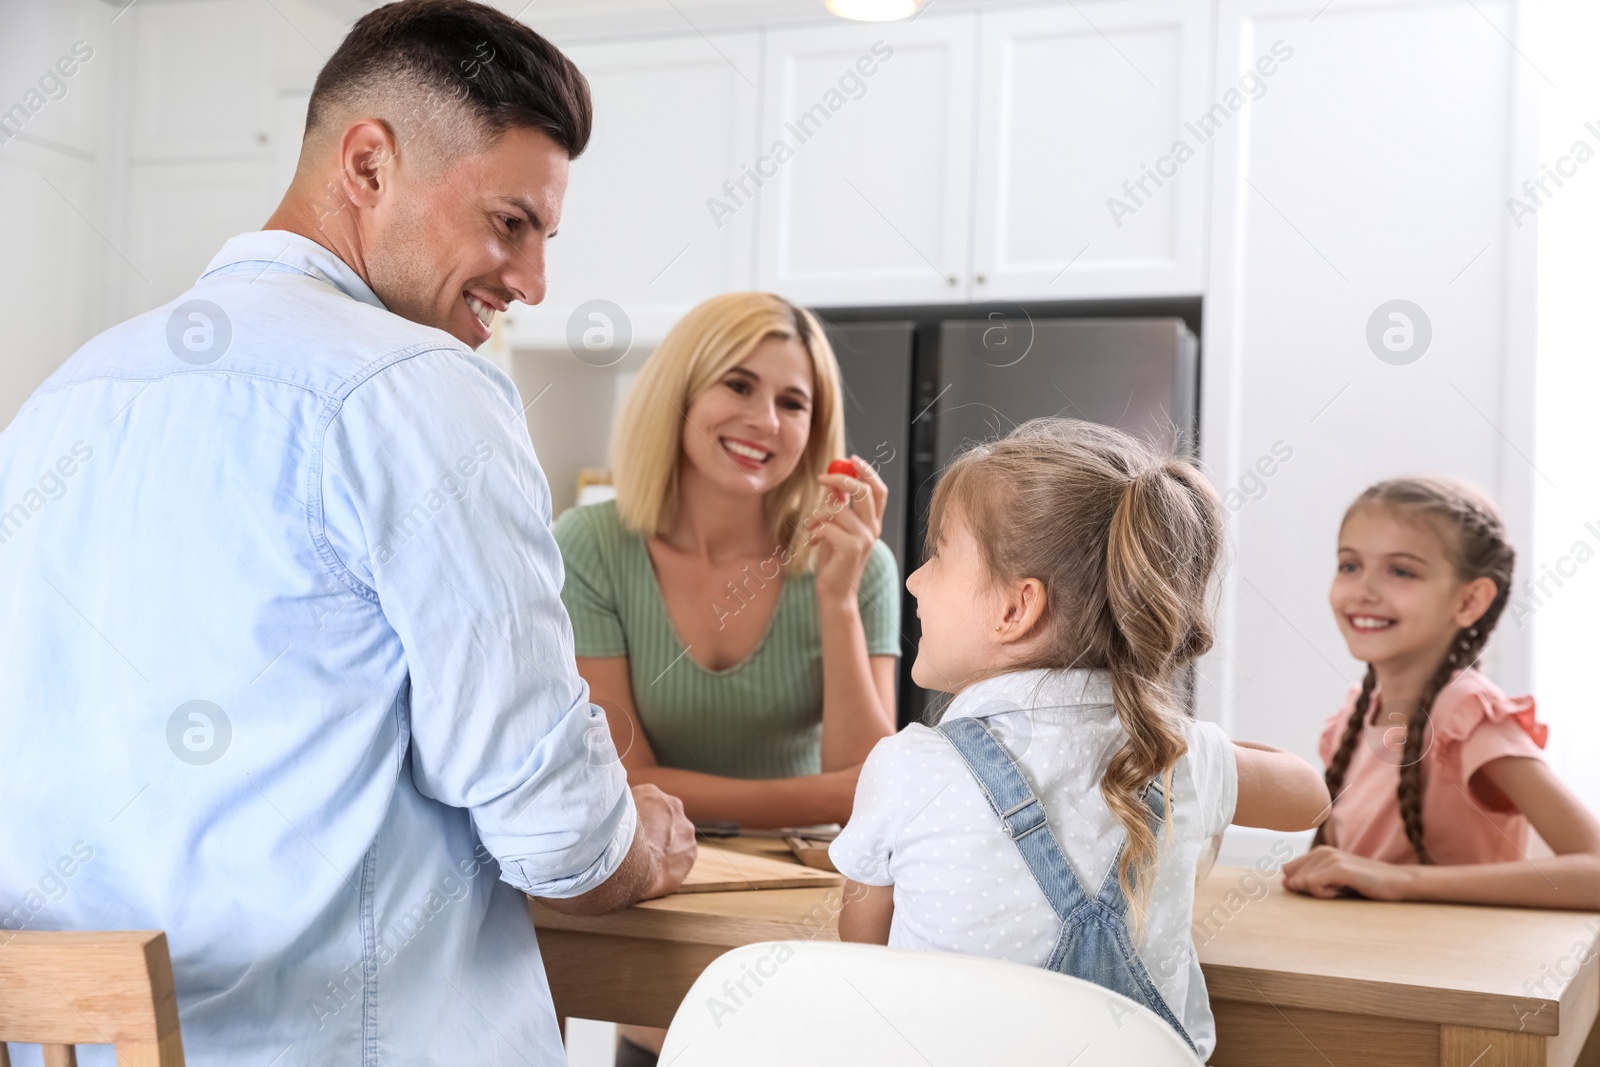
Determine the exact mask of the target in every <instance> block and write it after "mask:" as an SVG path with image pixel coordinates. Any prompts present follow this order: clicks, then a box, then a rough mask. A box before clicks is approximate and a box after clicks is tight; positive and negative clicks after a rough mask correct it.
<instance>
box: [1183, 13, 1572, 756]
mask: <svg viewBox="0 0 1600 1067" xmlns="http://www.w3.org/2000/svg"><path fill="white" fill-rule="evenodd" d="M1514 12H1515V5H1514V4H1512V3H1510V2H1508V0H1479V2H1477V3H1476V4H1463V5H1456V4H1439V3H1433V2H1430V0H1341V2H1339V3H1335V4H1333V5H1332V6H1327V4H1326V0H1222V2H1221V4H1220V5H1219V8H1218V27H1217V49H1218V52H1217V86H1216V88H1217V90H1218V91H1221V90H1222V89H1223V88H1224V87H1226V86H1228V85H1230V84H1233V83H1234V82H1235V79H1236V78H1237V72H1239V71H1241V70H1244V69H1245V68H1247V67H1249V66H1251V65H1252V64H1253V63H1254V61H1255V60H1256V59H1257V57H1259V56H1261V55H1264V54H1270V53H1271V51H1272V49H1273V47H1274V45H1275V43H1277V42H1282V44H1283V46H1286V47H1288V48H1289V49H1292V56H1291V57H1290V58H1289V59H1287V60H1286V61H1284V62H1282V63H1281V64H1280V66H1279V69H1278V71H1277V73H1276V74H1274V75H1273V77H1272V78H1271V79H1270V81H1269V83H1268V84H1269V88H1268V91H1267V92H1266V94H1265V95H1264V96H1263V97H1262V98H1261V99H1260V100H1257V101H1253V102H1252V103H1250V104H1249V105H1248V107H1247V108H1246V109H1245V110H1244V112H1243V113H1242V114H1240V115H1238V116H1235V118H1234V119H1233V120H1232V121H1231V122H1229V123H1228V124H1227V125H1226V126H1224V127H1223V129H1222V130H1221V132H1220V133H1219V134H1218V136H1217V137H1216V139H1215V140H1214V142H1213V147H1214V149H1215V152H1216V156H1215V170H1214V175H1213V181H1214V186H1215V189H1216V195H1215V196H1214V198H1213V204H1214V206H1213V215H1212V224H1211V234H1212V237H1211V257H1210V267H1209V270H1208V277H1209V279H1210V280H1209V283H1208V292H1207V299H1206V308H1205V323H1204V337H1203V341H1204V348H1203V351H1204V356H1203V358H1202V361H1201V364H1202V370H1201V374H1202V379H1201V390H1200V393H1201V397H1202V409H1201V419H1200V426H1201V432H1200V442H1201V452H1202V456H1203V458H1204V460H1205V461H1206V464H1207V466H1208V467H1209V468H1210V470H1211V473H1212V475H1213V477H1214V478H1215V479H1216V480H1217V483H1218V486H1219V488H1221V489H1224V490H1232V491H1233V494H1232V497H1231V500H1232V503H1231V504H1230V505H1229V510H1230V512H1232V514H1231V516H1230V528H1231V531H1232V536H1233V539H1234V548H1233V552H1232V556H1233V559H1234V560H1235V563H1234V564H1233V566H1232V567H1231V568H1230V569H1229V573H1228V575H1227V581H1226V584H1225V586H1224V589H1223V596H1222V607H1223V612H1222V620H1223V624H1222V626H1221V628H1220V632H1219V641H1218V647H1217V651H1216V652H1214V653H1213V654H1212V655H1211V656H1209V657H1207V659H1206V661H1205V662H1204V664H1203V665H1202V670H1201V672H1200V675H1201V678H1200V684H1199V698H1200V703H1201V707H1202V709H1203V710H1204V711H1205V712H1206V714H1207V717H1211V718H1217V719H1220V720H1221V721H1223V722H1224V723H1226V724H1228V725H1230V726H1231V727H1232V729H1233V732H1234V734H1235V736H1239V737H1250V738H1256V739H1258V740H1261V741H1266V742H1269V743H1273V744H1279V745H1282V746H1283V747H1286V748H1291V749H1294V750H1295V751H1298V752H1300V753H1301V754H1302V755H1306V756H1314V754H1315V742H1316V736H1317V727H1318V725H1319V723H1320V720H1321V719H1322V718H1323V717H1324V716H1326V715H1328V714H1331V713H1332V712H1333V711H1334V709H1336V708H1337V707H1338V706H1339V702H1340V700H1341V699H1342V697H1343V696H1344V693H1345V690H1346V687H1347V686H1348V685H1350V684H1351V683H1352V682H1354V681H1357V680H1359V678H1360V676H1361V671H1362V666H1361V665H1360V664H1359V663H1357V662H1355V661H1354V660H1353V659H1351V657H1350V656H1349V654H1348V653H1347V651H1346V649H1345V645H1344V642H1343V640H1342V639H1341V638H1340V636H1339V632H1338V630H1337V628H1336V626H1335V622H1334V619H1333V616H1332V614H1331V611H1330V609H1329V606H1328V601H1327V591H1328V583H1329V580H1330V579H1331V577H1332V574H1333V570H1334V562H1335V561H1334V552H1335V544H1336V537H1337V533H1338V528H1339V522H1340V519H1341V516H1342V515H1343V513H1344V510H1345V507H1346V506H1347V505H1348V503H1349V502H1350V501H1351V500H1352V499H1353V498H1354V497H1355V495H1356V494H1357V493H1358V492H1360V490H1361V489H1362V488H1364V487H1365V486H1367V485H1369V484H1371V483H1372V482H1375V481H1377V480H1380V479H1383V478H1389V477H1394V476H1397V475H1403V474H1443V475H1450V476H1454V477H1458V478H1463V479H1466V480H1468V481H1470V482H1473V483H1476V484H1477V485H1479V486H1480V487H1482V488H1483V489H1484V490H1485V491H1486V492H1488V494H1489V495H1490V496H1492V497H1494V498H1495V499H1496V500H1497V501H1498V502H1499V504H1500V506H1501V508H1502V509H1503V512H1504V514H1505V516H1506V519H1507V521H1508V523H1509V525H1510V528H1511V533H1512V535H1513V538H1514V540H1515V541H1516V542H1517V543H1518V544H1519V546H1520V547H1521V548H1523V549H1524V556H1523V558H1524V560H1525V559H1526V558H1527V556H1526V549H1527V548H1528V546H1529V544H1530V540H1529V532H1530V525H1531V505H1530V496H1531V493H1532V491H1533V487H1534V486H1535V485H1536V484H1542V476H1541V475H1540V473H1539V472H1538V470H1537V469H1536V468H1535V467H1534V466H1533V464H1532V462H1530V459H1529V457H1531V456H1532V455H1533V452H1532V446H1531V438H1532V433H1531V421H1532V386H1533V376H1532V374H1531V372H1530V370H1529V367H1530V364H1529V363H1528V359H1529V352H1530V351H1531V349H1532V336H1531V326H1530V325H1529V323H1530V321H1531V319H1530V315H1529V305H1530V301H1531V297H1530V289H1529V285H1528V282H1527V279H1528V277H1530V276H1531V272H1530V271H1526V270H1524V269H1522V268H1520V267H1518V266H1517V264H1516V260H1515V259H1514V255H1515V250H1514V242H1513V240H1512V237H1513V235H1514V234H1515V233H1516V229H1515V223H1514V221H1513V220H1512V218H1511V216H1510V214H1509V213H1508V211H1507V198H1508V197H1510V196H1513V195H1520V186H1521V183H1522V182H1523V181H1524V180H1525V179H1527V178H1530V177H1537V176H1538V174H1539V164H1538V160H1537V159H1536V158H1534V157H1533V152H1532V151H1531V150H1530V146H1531V145H1532V140H1531V139H1530V138H1528V137H1527V136H1526V131H1527V125H1526V120H1527V118H1528V116H1527V115H1526V113H1525V112H1524V110H1523V104H1522V101H1524V99H1525V90H1526V88H1527V86H1528V83H1529V82H1530V81H1532V80H1535V79H1537V78H1538V77H1539V75H1538V74H1537V73H1536V72H1534V71H1533V70H1532V69H1531V68H1530V67H1529V66H1528V65H1527V62H1526V61H1525V60H1524V59H1523V57H1522V56H1520V55H1519V53H1518V51H1517V50H1516V48H1515V47H1514V46H1513V44H1512V43H1511V42H1513V41H1515V40H1516V35H1517V28H1516V25H1515V20H1514V18H1513V15H1514ZM1573 136H1574V137H1576V136H1583V133H1582V131H1581V130H1577V131H1574V133H1573ZM1396 300H1405V301H1409V302H1410V303H1411V304H1412V305H1414V308H1413V309H1412V310H1409V311H1406V312H1405V314H1406V315H1407V317H1408V319H1409V320H1410V325H1411V327H1412V331H1413V332H1412V340H1411V346H1412V347H1410V348H1405V347H1404V341H1405V338H1404V337H1403V336H1400V335H1397V336H1396V338H1395V340H1396V342H1397V343H1399V344H1400V346H1401V347H1400V348H1398V349H1394V350H1391V349H1390V348H1388V347H1387V346H1386V345H1385V344H1384V342H1383V339H1382V335H1383V331H1384V330H1385V329H1387V328H1389V327H1390V326H1395V325H1402V324H1398V323H1396V322H1395V320H1391V319H1390V318H1389V317H1388V315H1389V310H1388V309H1387V305H1389V304H1390V302H1391V301H1396ZM1424 337H1427V338H1428V340H1427V344H1426V347H1425V348H1424V347H1422V342H1423V339H1424ZM1286 452H1287V453H1290V457H1289V458H1287V459H1286V460H1285V459H1284V455H1285V453H1286ZM1264 457H1265V458H1266V460H1267V461H1266V462H1263V458H1264ZM1519 570H1521V571H1522V573H1523V574H1524V575H1525V574H1526V573H1527V571H1526V569H1525V567H1524V565H1523V563H1522V561H1519ZM1528 633H1529V631H1527V630H1519V629H1518V628H1517V627H1516V626H1515V625H1514V624H1513V622H1512V620H1511V618H1510V615H1509V613H1508V615H1507V618H1506V619H1505V620H1504V621H1502V622H1501V624H1500V626H1499V628H1498V630H1497V631H1496V633H1495V636H1494V638H1493V641H1492V642H1491V645H1490V656H1489V659H1488V661H1487V663H1488V666H1489V668H1490V670H1491V673H1493V674H1495V676H1496V677H1497V680H1498V681H1500V683H1501V684H1502V685H1504V686H1505V687H1506V688H1507V689H1508V690H1509V691H1512V692H1524V691H1525V689H1524V688H1522V687H1523V686H1525V685H1526V684H1527V681H1528V675H1527V660H1528V644H1527V639H1528ZM1288 709H1292V713H1286V710H1288Z"/></svg>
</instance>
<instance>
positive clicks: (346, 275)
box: [200, 230, 388, 311]
mask: <svg viewBox="0 0 1600 1067" xmlns="http://www.w3.org/2000/svg"><path fill="white" fill-rule="evenodd" d="M244 271H249V272H253V273H255V274H258V275H259V274H264V273H265V272H267V271H278V272H282V273H288V274H304V275H307V276H309V277H312V278H319V279H321V280H322V281H325V282H327V283H328V284H329V285H331V286H333V287H334V288H335V289H338V290H339V291H340V292H342V293H344V294H345V295H346V296H348V297H351V298H353V299H356V300H359V301H361V302H362V303H363V304H371V305H372V306H373V307H375V308H378V309H380V310H383V311H387V310H388V308H385V307H384V306H383V301H382V300H379V299H378V294H377V293H374V292H373V291H372V288H371V287H370V286H368V285H367V283H366V282H364V281H362V280H361V275H359V274H357V273H356V272H355V270H353V269H352V268H351V266H350V264H348V263H346V262H345V261H344V260H342V259H340V258H339V257H338V256H336V255H334V254H333V253H332V252H331V251H329V250H328V249H326V248H324V247H323V246H322V245H319V244H318V243H317V242H315V241H313V240H312V239H311V238H309V237H304V236H302V235H300V234H298V233H290V232H289V231H288V230H254V231H252V232H250V233H241V234H240V235H239V236H237V237H234V238H232V239H231V240H229V241H228V243H227V244H225V245H223V246H222V251H220V252H218V253H217V254H216V257H215V258H213V259H212V260H211V263H210V264H209V265H208V266H207V267H206V270H205V273H204V274H202V275H200V277H201V278H202V279H204V278H209V277H211V276H212V275H213V274H235V273H240V272H244Z"/></svg>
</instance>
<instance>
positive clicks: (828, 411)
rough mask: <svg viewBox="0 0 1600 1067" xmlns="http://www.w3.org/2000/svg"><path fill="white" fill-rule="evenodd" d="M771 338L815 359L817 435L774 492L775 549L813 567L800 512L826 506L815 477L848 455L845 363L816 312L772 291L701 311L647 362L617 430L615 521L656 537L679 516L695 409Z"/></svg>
mask: <svg viewBox="0 0 1600 1067" xmlns="http://www.w3.org/2000/svg"><path fill="white" fill-rule="evenodd" d="M768 337H780V338H785V339H788V340H793V341H797V342H799V344H800V347H802V348H804V349H805V350H806V353H807V354H808V355H810V357H811V372H812V377H813V387H812V390H811V392H812V397H811V435H810V437H809V438H808V439H807V440H806V448H805V452H804V454H803V455H801V457H800V462H799V463H797V464H795V468H794V471H793V472H792V473H791V474H790V475H789V477H788V478H786V479H784V481H783V484H782V485H779V486H778V487H777V488H776V489H773V490H772V491H771V492H770V493H768V495H767V501H766V511H767V520H768V522H769V523H770V531H771V534H772V537H773V542H774V549H775V550H776V551H778V552H780V554H781V558H782V560H783V562H784V564H785V565H793V566H798V567H799V569H801V570H809V569H810V568H811V566H812V563H813V556H814V552H813V550H812V549H811V548H810V547H809V546H807V545H806V544H805V543H804V540H805V531H804V529H803V528H802V527H801V525H800V523H801V520H802V517H803V516H806V515H809V514H812V513H815V512H818V511H820V510H821V509H822V508H823V507H824V506H825V505H824V503H823V501H824V494H825V493H826V491H827V490H826V487H824V486H823V485H821V484H820V483H819V482H818V481H817V476H818V475H820V474H822V473H824V472H825V471H826V470H827V469H828V462H829V461H830V460H832V459H835V458H837V457H840V456H843V455H844V447H845V446H844V411H843V409H842V406H841V404H840V396H841V389H840V387H839V363H838V361H837V360H836V359H835V358H834V354H833V347H832V346H831V345H829V344H828V338H827V336H826V335H825V334H824V333H823V332H822V326H821V324H820V323H818V321H817V319H816V316H814V315H812V314H811V312H809V311H807V310H806V309H805V308H802V307H798V306H796V305H794V304H791V303H789V301H787V300H785V299H783V298H782V297H781V296H776V295H774V294H772V293H723V294H722V295H720V296H714V297H712V298H711V299H710V300H707V301H705V302H704V303H702V304H700V305H698V306H696V307H695V308H694V309H692V310H691V311H690V312H689V313H688V314H687V315H685V316H684V317H683V318H682V319H680V320H678V323H677V324H676V325H675V326H673V327H672V329H671V330H670V331H669V332H668V333H667V336H666V337H665V338H664V339H663V340H662V342H661V344H660V346H659V347H657V348H656V350H655V351H654V352H652V353H651V354H650V358H649V359H647V360H645V364H644V366H643V367H642V368H641V369H640V371H639V377H638V378H637V379H636V380H635V381H634V383H633V389H632V390H631V391H630V392H629V394H628V399H627V401H626V402H625V403H624V404H623V406H622V411H621V412H620V413H619V415H618V417H617V422H616V426H615V427H614V428H613V430H612V433H611V472H612V481H613V482H614V483H615V485H616V490H617V517H618V518H620V519H621V520H622V524H623V525H624V526H626V527H627V528H628V529H630V530H632V531H634V532H635V533H638V534H641V535H643V536H647V537H648V536H659V535H661V534H664V533H666V532H667V531H668V530H670V529H671V528H672V525H673V523H674V522H675V521H676V520H677V517H678V507H679V496H678V472H679V464H680V462H681V457H682V455H683V434H684V429H685V423H686V419H687V415H686V414H685V413H686V412H688V410H689V408H690V406H691V405H692V404H693V403H694V402H695V400H696V399H697V398H698V397H699V396H700V394H701V393H704V392H705V391H706V390H707V389H710V388H712V387H713V386H715V385H716V384H717V383H718V382H719V381H721V380H722V376H723V375H725V374H726V373H727V372H728V371H729V370H731V369H733V368H734V367H736V366H738V365H739V364H740V363H742V362H744V361H745V359H747V358H748V357H749V355H750V353H751V352H753V351H754V350H755V347H756V346H757V345H758V344H760V343H761V342H762V341H764V340H766V339H767V338H768Z"/></svg>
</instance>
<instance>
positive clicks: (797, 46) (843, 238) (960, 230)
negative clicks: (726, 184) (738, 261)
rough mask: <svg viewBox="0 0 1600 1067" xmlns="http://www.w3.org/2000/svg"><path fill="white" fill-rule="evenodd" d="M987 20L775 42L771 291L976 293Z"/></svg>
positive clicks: (819, 300)
mask: <svg viewBox="0 0 1600 1067" xmlns="http://www.w3.org/2000/svg"><path fill="white" fill-rule="evenodd" d="M976 19H977V16H975V15H974V16H965V15H964V16H953V17H949V18H935V17H931V16H930V17H927V18H919V19H916V20H914V21H911V22H904V23H899V22H896V23H878V24H843V23H841V24H839V25H837V26H829V27H826V28H823V29H804V30H785V31H780V32H773V33H769V34H768V35H767V62H766V69H767V76H766V93H765V103H764V105H763V108H764V115H763V119H762V124H761V127H762V136H761V144H762V153H761V156H760V158H759V159H758V160H757V161H756V163H755V165H754V166H753V167H752V171H753V172H754V173H755V175H756V178H758V179H759V180H760V181H761V182H762V184H763V185H764V187H763V188H761V189H760V195H759V197H758V198H757V199H758V201H759V205H760V208H759V209H760V214H761V233H760V239H759V244H758V256H757V262H758V268H757V271H756V276H757V282H758V284H759V285H760V286H761V288H763V289H772V290H775V291H777V292H779V293H782V294H784V295H785V296H788V297H790V298H792V299H795V300H799V301H801V302H802V303H807V304H892V303H927V302H938V301H948V300H953V299H961V298H963V297H965V296H966V295H967V292H968V289H967V277H966V273H967V272H966V264H967V259H968V254H967V249H968V245H967V218H968V213H969V211H970V207H971V205H970V195H971V188H972V183H971V180H970V176H971V169H972V153H971V146H972V97H973V63H974V56H973V47H972V39H973V34H974V31H975V28H976V25H977V23H976ZM749 184H750V185H751V186H754V185H755V184H756V180H755V179H752V180H751V181H750V182H749Z"/></svg>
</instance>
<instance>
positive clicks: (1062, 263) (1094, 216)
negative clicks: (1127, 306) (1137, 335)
mask: <svg viewBox="0 0 1600 1067" xmlns="http://www.w3.org/2000/svg"><path fill="white" fill-rule="evenodd" d="M981 39H982V46H981V54H982V55H981V60H980V63H979V75H978V80H979V90H978V96H979V105H978V106H979V116H980V121H979V122H978V151H977V196H976V198H975V203H976V208H975V211H974V226H973V254H974V255H973V269H974V271H975V274H976V277H975V279H974V280H975V285H974V290H973V292H974V295H975V296H976V297H977V298H979V299H982V298H985V297H1013V298H1022V297H1028V298H1035V299H1052V298H1054V299H1065V298H1072V297H1101V296H1152V295H1178V294H1192V293H1198V292H1200V289H1201V280H1202V276H1203V270H1202V268H1203V236H1204V232H1205V203H1206V184H1207V181H1206V179H1207V172H1208V170H1209V159H1210V155H1209V150H1208V149H1207V148H1206V146H1205V142H1206V141H1207V140H1209V138H1210V137H1211V136H1213V135H1214V131H1212V130H1211V129H1210V127H1211V124H1212V123H1215V122H1217V121H1221V118H1220V115H1219V114H1213V115H1211V118H1210V120H1209V121H1208V120H1207V118H1206V116H1207V110H1206V109H1207V107H1208V106H1209V104H1210V101H1208V100H1207V99H1206V79H1207V74H1208V70H1209V61H1208V52H1209V46H1210V5H1209V4H1201V3H1195V2H1194V0H1115V2H1102V3H1086V4H1073V5H1071V6H1070V7H1066V8H1062V7H1052V8H1045V9H1037V10H1028V11H1011V12H1000V13H989V14H985V15H984V16H983V17H982V30H981ZM1243 99H1244V98H1243V97H1242V96H1241V100H1243ZM1246 106H1248V104H1247V105H1246ZM1228 114H1229V115H1230V116H1231V112H1229V113H1228ZM1232 121H1239V120H1238V119H1233V120H1232Z"/></svg>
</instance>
